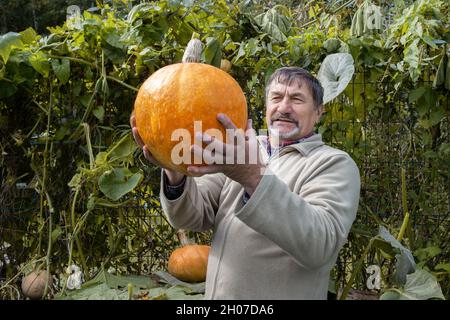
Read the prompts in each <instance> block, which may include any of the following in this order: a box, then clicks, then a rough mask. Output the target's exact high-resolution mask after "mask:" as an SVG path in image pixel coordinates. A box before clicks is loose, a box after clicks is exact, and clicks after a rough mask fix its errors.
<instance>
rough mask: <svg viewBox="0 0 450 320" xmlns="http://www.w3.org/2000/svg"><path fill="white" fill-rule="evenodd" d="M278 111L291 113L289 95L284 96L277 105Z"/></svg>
mask: <svg viewBox="0 0 450 320" xmlns="http://www.w3.org/2000/svg"><path fill="white" fill-rule="evenodd" d="M277 111H278V112H280V113H291V111H292V108H291V103H290V101H289V99H288V98H287V97H284V98H283V100H281V101H280V102H279V103H278V105H277Z"/></svg>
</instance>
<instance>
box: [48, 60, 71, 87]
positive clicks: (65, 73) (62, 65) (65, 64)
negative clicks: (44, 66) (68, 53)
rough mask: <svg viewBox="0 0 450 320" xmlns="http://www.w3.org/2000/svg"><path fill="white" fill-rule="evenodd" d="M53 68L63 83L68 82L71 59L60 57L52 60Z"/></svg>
mask: <svg viewBox="0 0 450 320" xmlns="http://www.w3.org/2000/svg"><path fill="white" fill-rule="evenodd" d="M52 69H53V72H55V74H56V77H57V78H58V79H59V81H61V83H62V84H65V83H67V81H68V80H69V77H70V61H69V59H65V58H64V59H61V62H60V61H59V60H58V59H53V60H52Z"/></svg>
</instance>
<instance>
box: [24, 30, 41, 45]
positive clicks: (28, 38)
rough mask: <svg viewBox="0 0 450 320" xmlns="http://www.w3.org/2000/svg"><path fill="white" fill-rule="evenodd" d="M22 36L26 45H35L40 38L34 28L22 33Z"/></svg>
mask: <svg viewBox="0 0 450 320" xmlns="http://www.w3.org/2000/svg"><path fill="white" fill-rule="evenodd" d="M20 35H21V39H22V42H23V43H24V44H31V43H33V42H34V41H35V40H36V38H37V36H38V35H37V33H36V31H34V29H33V28H32V27H29V28H28V29H26V30H24V31H22V32H20Z"/></svg>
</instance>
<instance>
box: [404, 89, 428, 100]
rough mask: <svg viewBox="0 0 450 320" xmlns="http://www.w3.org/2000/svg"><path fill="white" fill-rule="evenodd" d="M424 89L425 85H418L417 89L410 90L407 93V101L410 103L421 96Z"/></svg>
mask: <svg viewBox="0 0 450 320" xmlns="http://www.w3.org/2000/svg"><path fill="white" fill-rule="evenodd" d="M425 91H426V89H425V87H419V88H417V89H414V90H411V91H410V92H409V95H408V101H409V103H412V102H414V101H416V100H417V99H419V98H420V97H422V96H423V95H424V93H425Z"/></svg>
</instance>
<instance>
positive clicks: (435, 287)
mask: <svg viewBox="0 0 450 320" xmlns="http://www.w3.org/2000/svg"><path fill="white" fill-rule="evenodd" d="M428 299H442V300H444V299H445V297H444V295H443V294H442V290H441V287H440V286H439V283H438V282H437V280H436V277H435V276H434V275H432V274H431V273H429V272H428V271H426V270H423V269H417V270H416V271H415V272H414V273H412V274H409V275H407V276H406V283H405V286H404V287H403V288H402V289H395V288H393V289H390V290H388V291H387V292H386V293H384V294H383V295H382V296H381V297H380V300H428Z"/></svg>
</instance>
